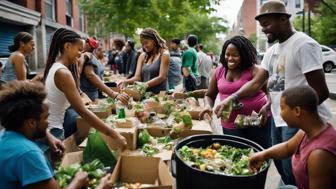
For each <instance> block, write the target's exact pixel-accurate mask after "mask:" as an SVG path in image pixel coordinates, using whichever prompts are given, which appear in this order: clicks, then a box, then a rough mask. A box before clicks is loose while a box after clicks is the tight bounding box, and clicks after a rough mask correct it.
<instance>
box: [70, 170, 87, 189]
mask: <svg viewBox="0 0 336 189" xmlns="http://www.w3.org/2000/svg"><path fill="white" fill-rule="evenodd" d="M89 181H90V180H89V175H88V173H87V172H83V171H78V172H77V173H76V175H75V177H74V179H73V181H72V182H75V184H76V185H77V186H79V188H82V187H83V186H87V185H89Z"/></svg>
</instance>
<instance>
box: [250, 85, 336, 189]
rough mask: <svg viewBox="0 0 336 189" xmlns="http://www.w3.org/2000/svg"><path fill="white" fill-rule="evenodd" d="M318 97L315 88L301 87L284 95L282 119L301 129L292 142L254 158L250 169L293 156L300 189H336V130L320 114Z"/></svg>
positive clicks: (256, 155) (295, 175)
mask: <svg viewBox="0 0 336 189" xmlns="http://www.w3.org/2000/svg"><path fill="white" fill-rule="evenodd" d="M317 105H318V97H317V94H316V92H315V91H314V89H313V88H311V87H309V86H297V87H292V88H288V89H286V90H285V91H284V92H283V93H282V96H281V100H280V108H281V113H280V114H281V117H282V118H283V119H284V121H286V123H287V125H288V126H289V127H294V128H298V129H301V130H299V131H298V132H297V133H296V135H294V136H293V137H292V138H291V139H290V140H288V141H286V142H283V143H281V144H278V145H275V146H273V147H271V148H269V149H267V150H264V151H262V152H258V153H256V154H254V155H252V156H251V157H250V160H249V161H250V162H249V164H250V168H251V169H252V170H258V169H259V168H260V166H261V165H262V163H263V161H265V160H267V159H269V158H273V159H284V158H287V157H290V156H292V169H293V174H294V177H295V181H296V184H297V187H298V188H299V189H320V188H323V189H335V188H336V130H335V128H334V127H332V126H331V125H330V124H328V123H325V122H324V121H323V120H322V119H321V118H320V116H319V114H318V112H317Z"/></svg>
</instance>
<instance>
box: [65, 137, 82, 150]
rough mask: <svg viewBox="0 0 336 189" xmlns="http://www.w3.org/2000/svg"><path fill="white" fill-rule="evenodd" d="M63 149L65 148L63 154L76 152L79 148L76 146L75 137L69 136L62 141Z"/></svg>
mask: <svg viewBox="0 0 336 189" xmlns="http://www.w3.org/2000/svg"><path fill="white" fill-rule="evenodd" d="M63 144H64V147H65V152H64V153H70V152H77V151H79V150H80V148H79V147H78V146H77V143H76V137H75V135H74V134H73V135H71V136H69V137H68V138H66V139H65V140H64V141H63Z"/></svg>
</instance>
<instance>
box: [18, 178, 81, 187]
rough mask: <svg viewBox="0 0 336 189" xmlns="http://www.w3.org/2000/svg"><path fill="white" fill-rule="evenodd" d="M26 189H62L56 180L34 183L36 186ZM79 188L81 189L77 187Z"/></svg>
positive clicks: (32, 185)
mask: <svg viewBox="0 0 336 189" xmlns="http://www.w3.org/2000/svg"><path fill="white" fill-rule="evenodd" d="M25 188H27V189H45V188H50V189H60V187H59V186H58V184H57V182H56V180H55V179H54V178H51V179H48V180H45V181H42V182H38V183H34V184H30V185H28V186H26V187H25ZM77 188H79V187H77Z"/></svg>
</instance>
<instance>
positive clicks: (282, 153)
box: [249, 130, 304, 171]
mask: <svg viewBox="0 0 336 189" xmlns="http://www.w3.org/2000/svg"><path fill="white" fill-rule="evenodd" d="M303 135H304V132H303V131H302V130H299V131H298V132H297V133H296V134H295V135H294V136H293V137H292V138H291V139H289V140H288V141H287V142H283V143H280V144H277V145H275V146H272V147H271V148H268V149H266V150H264V151H261V152H258V153H255V154H253V155H252V156H251V157H250V158H249V166H250V168H251V169H252V170H254V171H256V170H259V168H260V167H261V165H262V163H263V162H264V161H265V160H267V159H270V158H272V159H277V160H278V159H284V158H287V157H290V156H291V155H293V154H294V153H295V150H296V148H297V146H298V145H299V143H300V141H301V139H302V137H303Z"/></svg>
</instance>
